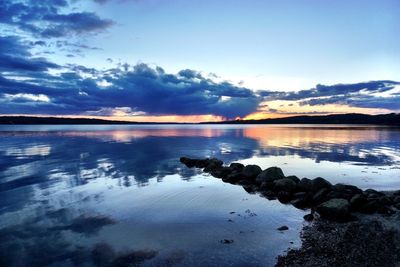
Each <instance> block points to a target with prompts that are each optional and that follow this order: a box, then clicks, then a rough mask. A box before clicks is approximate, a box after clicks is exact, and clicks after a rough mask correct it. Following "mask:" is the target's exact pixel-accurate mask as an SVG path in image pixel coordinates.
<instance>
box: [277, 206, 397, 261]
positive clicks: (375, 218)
mask: <svg viewBox="0 0 400 267" xmlns="http://www.w3.org/2000/svg"><path fill="white" fill-rule="evenodd" d="M301 237H302V246H301V248H299V249H295V250H289V251H288V253H287V254H286V255H282V256H279V257H278V261H277V264H276V266H277V267H282V266H319V267H320V266H363V267H367V266H381V267H384V266H400V214H398V213H396V214H393V215H391V216H382V215H378V214H375V215H358V216H357V218H356V220H354V221H350V222H346V223H338V222H333V221H328V220H322V219H319V220H318V219H317V220H315V221H314V222H312V223H310V224H309V225H307V226H305V227H304V229H303V231H302V236H301Z"/></svg>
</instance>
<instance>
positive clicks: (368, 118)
mask: <svg viewBox="0 0 400 267" xmlns="http://www.w3.org/2000/svg"><path fill="white" fill-rule="evenodd" d="M0 124H55V125H57V124H179V122H167V123H155V122H129V121H112V120H101V119H84V118H59V117H34V116H0ZM201 124H378V125H400V114H396V113H390V114H383V115H367V114H357V113H349V114H332V115H324V116H295V117H286V118H277V119H263V120H231V121H222V122H202V123H201Z"/></svg>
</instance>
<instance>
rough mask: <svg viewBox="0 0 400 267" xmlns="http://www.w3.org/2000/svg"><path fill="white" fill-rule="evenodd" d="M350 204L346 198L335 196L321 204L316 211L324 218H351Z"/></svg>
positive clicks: (337, 219) (341, 219) (344, 219)
mask: <svg viewBox="0 0 400 267" xmlns="http://www.w3.org/2000/svg"><path fill="white" fill-rule="evenodd" d="M349 208H350V204H349V201H348V200H346V199H340V198H334V199H330V200H328V201H326V202H324V203H322V204H321V205H319V206H318V207H317V209H316V211H317V212H318V213H319V214H320V215H321V217H322V218H325V219H330V220H336V221H346V220H348V219H350V217H351V214H350V209H349Z"/></svg>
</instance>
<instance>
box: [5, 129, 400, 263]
mask: <svg viewBox="0 0 400 267" xmlns="http://www.w3.org/2000/svg"><path fill="white" fill-rule="evenodd" d="M183 155H186V156H192V157H217V158H221V159H223V160H224V161H225V162H226V163H230V162H233V161H239V162H242V163H245V164H249V163H252V164H254V163H255V164H258V165H260V166H261V167H262V168H267V167H270V166H279V167H281V168H282V169H283V171H284V173H285V174H286V175H297V176H299V177H309V178H314V177H317V176H322V177H324V178H326V179H328V180H329V181H331V182H332V183H338V182H343V183H351V184H355V185H357V186H359V187H361V188H364V189H366V188H375V189H381V190H385V189H399V188H400V167H399V166H400V165H399V163H400V130H399V129H398V128H397V129H396V128H385V127H372V126H368V127H365V126H312V125H305V126H304V125H303V126H296V125H291V126H285V125H281V126H258V125H257V126H228V125H223V126H221V125H215V126H209V125H202V126H193V125H173V126H171V125H168V126H167V125H165V126H69V125H68V126H67V125H65V126H45V125H42V126H0V266H132V265H133V264H136V265H144V266H271V265H273V264H274V262H275V259H276V256H277V255H279V254H281V253H283V252H284V251H285V250H287V249H288V248H291V247H297V246H299V245H300V240H299V231H300V230H301V228H302V226H303V224H304V222H303V218H302V217H303V215H304V214H305V211H301V210H297V209H295V208H294V207H291V206H288V205H282V204H280V203H279V202H277V201H268V200H267V199H265V198H262V197H260V196H259V195H255V194H248V193H247V192H246V191H244V189H243V188H242V187H240V186H235V185H231V184H225V183H223V182H222V181H221V180H219V179H215V178H212V177H210V176H208V175H206V174H203V173H201V172H199V171H196V170H194V169H188V168H186V167H185V166H183V165H181V164H180V163H179V157H180V156H183ZM281 225H287V226H289V230H288V231H285V232H279V231H277V230H276V228H277V227H279V226H281ZM225 239H226V240H233V241H234V242H233V243H230V244H223V242H221V240H225ZM132 263H133V264H132Z"/></svg>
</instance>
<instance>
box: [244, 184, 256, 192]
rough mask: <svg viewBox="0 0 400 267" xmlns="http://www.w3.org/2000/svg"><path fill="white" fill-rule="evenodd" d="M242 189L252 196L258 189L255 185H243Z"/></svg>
mask: <svg viewBox="0 0 400 267" xmlns="http://www.w3.org/2000/svg"><path fill="white" fill-rule="evenodd" d="M243 189H244V190H245V191H246V192H247V193H249V194H254V193H256V192H257V191H258V189H259V187H258V186H257V185H255V184H249V185H244V186H243Z"/></svg>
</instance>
